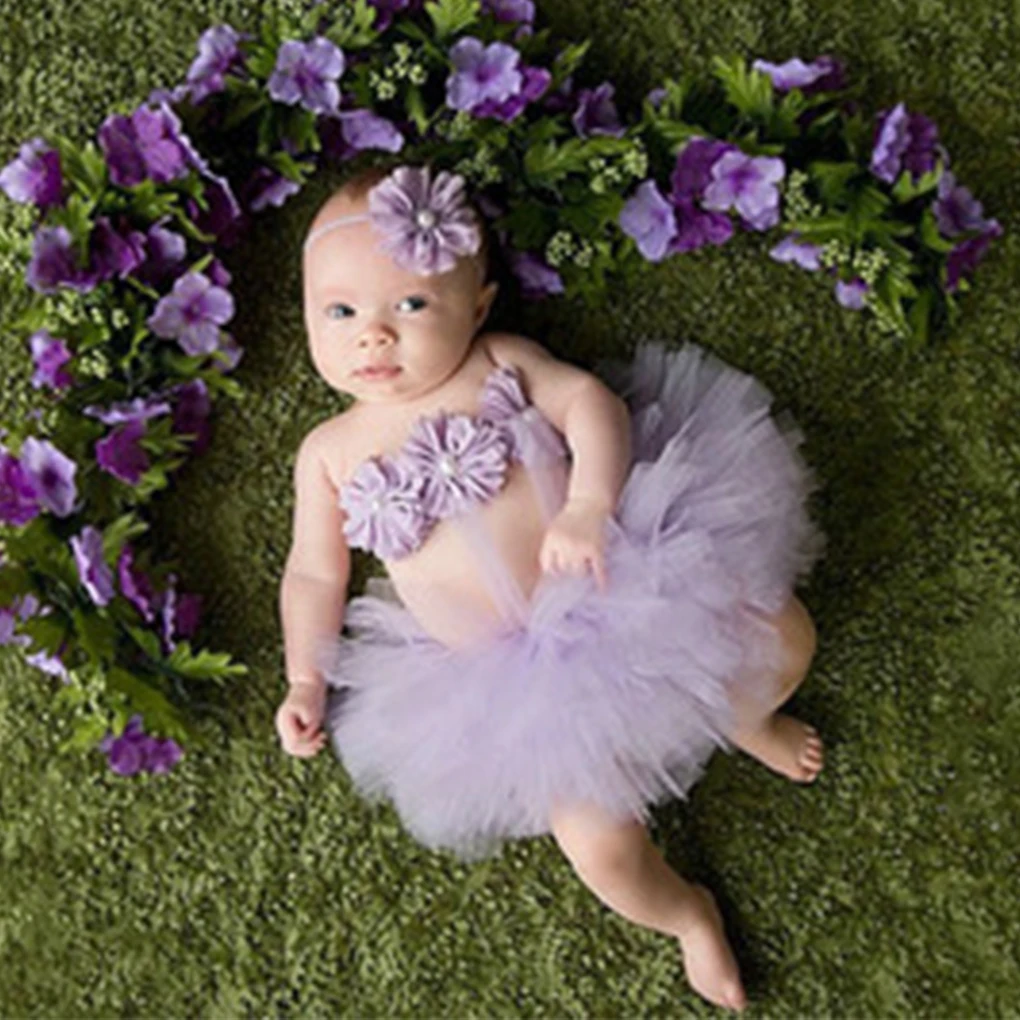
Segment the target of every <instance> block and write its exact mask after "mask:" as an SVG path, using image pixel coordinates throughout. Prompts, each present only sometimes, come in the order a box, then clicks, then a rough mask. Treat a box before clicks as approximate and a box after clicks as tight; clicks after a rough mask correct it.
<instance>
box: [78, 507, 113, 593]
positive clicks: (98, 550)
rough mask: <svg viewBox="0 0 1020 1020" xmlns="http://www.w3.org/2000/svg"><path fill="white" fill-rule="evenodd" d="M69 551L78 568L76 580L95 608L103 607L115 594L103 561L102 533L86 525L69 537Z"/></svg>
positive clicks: (110, 576) (110, 572)
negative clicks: (71, 552)
mask: <svg viewBox="0 0 1020 1020" xmlns="http://www.w3.org/2000/svg"><path fill="white" fill-rule="evenodd" d="M71 549H72V550H73V551H74V562H75V566H77V568H78V578H79V580H80V581H81V583H82V585H84V587H85V590H86V591H87V592H88V593H89V596H90V597H91V599H92V601H93V602H95V604H96V605H97V606H105V605H106V604H107V603H108V602H109V601H110V599H112V598H113V596H114V595H115V594H116V591H115V590H114V587H113V572H112V571H111V570H110V568H109V567H108V566H107V565H106V562H105V560H104V559H103V533H102V532H101V531H100V530H99V529H98V528H95V527H93V526H92V525H91V524H87V525H86V526H85V527H84V528H83V529H82V530H81V532H79V533H78V534H77V535H72V536H71Z"/></svg>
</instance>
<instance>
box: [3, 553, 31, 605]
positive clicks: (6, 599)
mask: <svg viewBox="0 0 1020 1020" xmlns="http://www.w3.org/2000/svg"><path fill="white" fill-rule="evenodd" d="M35 591H36V586H35V583H34V582H33V580H32V575H31V574H30V573H29V572H28V571H27V570H25V568H24V567H22V566H20V565H19V564H17V563H12V562H10V561H8V562H7V563H5V564H4V566H3V568H2V569H0V606H10V604H11V603H12V602H13V601H14V600H15V599H16V598H17V597H18V596H19V595H27V594H29V592H33V593H34V592H35Z"/></svg>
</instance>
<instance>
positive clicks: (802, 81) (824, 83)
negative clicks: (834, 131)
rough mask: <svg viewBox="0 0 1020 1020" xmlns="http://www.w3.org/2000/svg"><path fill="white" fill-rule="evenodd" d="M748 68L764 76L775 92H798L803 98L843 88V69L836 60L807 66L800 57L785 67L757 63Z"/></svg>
mask: <svg viewBox="0 0 1020 1020" xmlns="http://www.w3.org/2000/svg"><path fill="white" fill-rule="evenodd" d="M751 67H752V69H753V70H755V71H762V72H764V73H765V74H767V75H768V76H769V78H771V79H772V85H773V87H774V88H775V89H776V91H778V92H788V91H789V90H790V89H800V90H801V92H803V93H804V95H805V96H810V95H812V94H813V93H815V92H838V91H839V90H840V89H842V88H845V87H846V82H845V80H844V73H845V68H844V67H843V64H842V63H841V62H840V61H839V60H837V59H836V58H835V57H830V56H824V57H818V58H817V59H816V60H813V61H812V62H811V63H810V64H805V63H804V61H803V60H801V59H800V58H799V57H794V58H793V59H792V60H788V61H786V63H785V64H770V63H769V62H768V61H767V60H756V61H754V63H753V64H751Z"/></svg>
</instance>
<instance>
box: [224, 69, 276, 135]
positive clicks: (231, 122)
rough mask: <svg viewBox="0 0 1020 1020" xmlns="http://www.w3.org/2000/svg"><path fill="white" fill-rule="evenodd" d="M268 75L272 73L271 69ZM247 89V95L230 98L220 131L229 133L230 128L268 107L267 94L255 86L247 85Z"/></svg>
mask: <svg viewBox="0 0 1020 1020" xmlns="http://www.w3.org/2000/svg"><path fill="white" fill-rule="evenodd" d="M269 73H270V74H271V73H272V68H270V72H269ZM247 88H250V89H251V91H250V92H249V93H248V94H247V95H240V96H232V97H231V104H230V107H229V109H228V111H227V115H226V116H225V117H224V118H223V125H222V127H221V130H222V131H229V130H230V129H231V128H235V127H237V125H238V124H240V123H242V122H243V121H246V120H247V119H248V118H249V117H251V116H252V115H253V114H255V113H258V111H259V110H261V109H262V108H263V107H265V106H268V105H269V99H268V98H267V94H266V93H265V92H263V90H262V89H260V88H258V87H257V86H255V85H247Z"/></svg>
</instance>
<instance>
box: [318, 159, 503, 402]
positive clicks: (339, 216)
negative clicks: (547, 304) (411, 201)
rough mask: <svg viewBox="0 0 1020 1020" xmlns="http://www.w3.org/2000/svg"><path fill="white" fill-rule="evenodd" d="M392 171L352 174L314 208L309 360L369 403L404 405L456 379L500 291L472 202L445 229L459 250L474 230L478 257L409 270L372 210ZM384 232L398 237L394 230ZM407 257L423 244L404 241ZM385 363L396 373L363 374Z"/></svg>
mask: <svg viewBox="0 0 1020 1020" xmlns="http://www.w3.org/2000/svg"><path fill="white" fill-rule="evenodd" d="M412 170H413V171H414V172H415V173H417V172H418V168H412ZM388 173H389V171H388V170H386V169H383V168H380V167H372V168H370V169H368V170H365V171H363V172H361V173H359V174H357V175H356V176H355V177H353V178H351V179H350V180H348V181H346V182H345V183H344V184H343V186H342V187H341V188H340V189H339V190H338V191H336V192H335V193H334V194H333V195H332V196H330V198H329V199H328V200H327V201H326V203H325V204H324V205H323V206H322V208H321V209H320V210H319V211H318V213H317V214H316V216H315V219H314V220H313V221H312V225H311V229H310V230H309V234H308V236H307V239H306V241H305V250H304V268H303V277H304V314H305V325H306V328H307V330H308V337H309V344H310V349H311V355H312V361H313V362H314V363H315V367H316V369H318V371H319V374H320V375H321V376H322V377H323V379H325V380H326V382H327V383H329V385H330V386H332V387H333V388H334V389H336V390H339V391H340V392H343V393H349V394H351V395H353V396H354V397H355V398H356V399H357V400H359V401H362V402H364V403H400V402H403V401H406V400H410V399H413V398H415V397H419V396H422V395H424V394H425V393H428V392H429V391H430V390H432V389H434V388H436V387H437V386H439V385H441V384H442V383H443V382H445V381H446V380H447V379H448V378H450V376H452V375H453V374H454V372H455V371H456V370H457V369H458V368H459V367H460V365H461V364H462V363H463V361H464V358H465V357H466V355H467V353H468V351H469V349H470V347H471V343H472V341H473V340H474V337H475V335H476V333H477V332H478V330H479V329H480V328H481V326H482V324H483V323H484V321H485V319H486V316H487V315H488V313H489V308H490V306H491V304H492V301H493V299H494V298H495V296H496V291H497V289H498V287H497V284H496V283H487V282H486V278H487V275H488V245H487V238H486V236H485V226H484V221H483V219H482V217H481V216H480V215H479V214H478V212H477V210H474V209H472V208H471V207H470V206H467V205H466V204H465V205H464V206H462V207H461V211H460V213H459V215H457V216H456V221H457V222H458V223H459V224H460V226H459V228H458V229H457V230H454V232H453V234H448V233H444V235H443V236H444V237H447V238H449V237H451V236H453V237H456V238H458V240H457V244H459V245H460V247H458V248H456V250H457V251H469V250H470V249H471V248H472V247H473V244H470V243H468V242H469V241H470V239H471V237H472V236H473V235H474V231H475V229H477V232H478V237H479V241H480V246H479V247H478V249H477V251H475V253H474V254H458V255H456V256H455V262H454V264H453V265H452V268H448V269H445V270H444V271H441V272H439V271H437V272H427V273H422V272H420V271H416V270H420V268H421V267H422V266H423V265H431V266H435V262H432V263H429V262H428V259H427V258H426V259H425V260H424V262H422V261H420V260H419V261H417V262H416V263H415V268H402V267H401V266H400V265H398V263H397V261H395V258H396V256H391V255H390V254H388V253H387V252H386V251H384V250H382V249H381V248H380V242H381V241H382V240H384V237H383V235H382V234H381V233H380V228H379V227H377V226H376V224H374V223H373V222H372V221H371V220H370V219H369V217H368V212H369V191H370V190H371V189H372V188H373V187H374V186H375V185H377V184H378V183H379V182H380V181H381V180H382V179H383V178H385V177H387V176H388ZM433 177H435V175H433ZM398 203H399V196H398ZM455 204H456V203H453V204H451V205H448V206H446V208H453V207H454V206H455ZM469 217H470V218H469ZM348 218H349V219H348ZM337 220H341V222H339V223H337V222H335V221H337ZM426 220H428V217H426ZM471 220H473V225H471ZM387 237H388V239H389V240H390V241H392V240H393V237H394V235H392V234H389V235H387ZM419 240H420V239H419ZM400 254H401V260H402V261H405V262H406V261H407V259H408V258H410V257H411V256H413V255H418V256H419V257H420V255H421V250H420V249H419V248H415V247H414V246H413V245H412V246H410V247H409V246H407V245H405V246H404V247H403V249H402V251H401V253H400ZM438 265H439V266H442V265H443V263H442V262H440V263H438ZM378 364H382V365H393V366H396V367H397V368H399V371H398V372H397V373H396V374H395V375H393V376H391V377H390V378H386V377H379V378H376V379H370V378H366V377H365V376H362V375H359V374H358V372H359V370H360V369H362V368H364V367H365V366H367V365H378Z"/></svg>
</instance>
